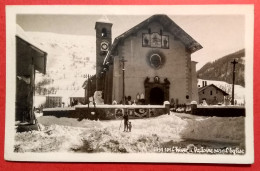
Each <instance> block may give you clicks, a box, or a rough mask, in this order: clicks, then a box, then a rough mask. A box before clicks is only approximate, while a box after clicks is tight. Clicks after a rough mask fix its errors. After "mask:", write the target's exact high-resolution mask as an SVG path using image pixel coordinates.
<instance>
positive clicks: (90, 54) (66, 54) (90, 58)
mask: <svg viewBox="0 0 260 171" xmlns="http://www.w3.org/2000/svg"><path fill="white" fill-rule="evenodd" d="M27 34H28V35H29V36H30V38H32V39H33V41H34V42H36V43H37V44H39V45H40V46H41V47H42V48H43V50H44V51H46V52H47V54H48V55H47V73H46V75H41V74H37V75H36V80H35V83H36V94H39V95H46V94H57V92H62V95H64V92H67V96H70V95H71V94H72V93H73V92H76V91H80V89H82V85H83V83H84V81H85V80H86V78H84V76H86V75H87V74H95V62H96V55H95V53H96V52H95V51H96V50H95V37H94V36H75V35H61V34H54V33H42V32H37V33H36V32H27ZM65 94H66V93H65ZM64 96H65V95H64ZM82 96H84V94H82Z"/></svg>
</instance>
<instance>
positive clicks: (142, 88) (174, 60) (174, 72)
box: [95, 15, 202, 104]
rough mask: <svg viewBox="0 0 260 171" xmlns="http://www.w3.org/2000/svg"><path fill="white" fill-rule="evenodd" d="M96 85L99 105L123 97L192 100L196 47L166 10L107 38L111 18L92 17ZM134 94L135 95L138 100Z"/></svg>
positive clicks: (153, 100) (145, 100) (194, 96)
mask: <svg viewBox="0 0 260 171" xmlns="http://www.w3.org/2000/svg"><path fill="white" fill-rule="evenodd" d="M95 29H96V77H95V79H96V90H97V91H102V92H103V97H104V102H105V104H111V103H112V102H113V101H114V100H116V101H117V102H120V101H123V97H124V96H125V97H126V98H127V97H128V98H130V99H131V100H132V101H134V100H135V101H136V102H137V101H140V98H141V96H142V99H141V100H142V103H143V104H163V102H164V101H171V100H173V101H175V102H176V103H179V104H183V103H188V102H190V101H192V100H196V101H198V89H197V77H196V62H194V61H192V60H191V54H192V53H194V52H196V51H197V50H199V49H201V48H202V46H201V45H200V44H199V43H198V42H197V41H196V40H194V39H193V38H192V37H191V36H189V35H188V34H187V33H186V32H185V31H184V30H183V29H182V28H180V27H179V26H178V25H177V24H176V23H175V22H173V21H172V20H171V19H170V18H169V17H168V16H167V15H153V16H151V17H149V18H148V19H146V20H144V21H143V22H141V23H140V24H138V25H136V26H135V27H133V28H130V29H129V30H127V31H126V32H124V33H123V34H121V35H120V36H118V37H116V38H115V40H114V41H113V43H112V23H111V22H110V21H109V20H108V19H107V18H106V17H105V18H103V19H102V20H99V21H97V22H96V25H95ZM138 98H139V99H138Z"/></svg>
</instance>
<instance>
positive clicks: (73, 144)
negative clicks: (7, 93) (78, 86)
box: [15, 114, 245, 153]
mask: <svg viewBox="0 0 260 171" xmlns="http://www.w3.org/2000/svg"><path fill="white" fill-rule="evenodd" d="M38 121H39V123H41V124H42V125H44V126H45V127H44V128H43V127H42V131H33V132H25V133H17V134H16V137H15V140H16V144H15V151H17V152H47V151H49V152H50V151H74V152H120V153H122V152H125V153H131V152H154V151H153V150H154V148H156V147H160V146H162V145H165V144H168V145H169V144H171V145H172V144H176V143H177V144H179V145H182V146H183V144H184V146H189V145H191V144H194V142H199V144H201V145H202V144H206V146H208V147H215V146H216V147H219V146H220V144H222V147H227V146H229V145H230V143H233V145H234V146H237V147H244V137H245V135H244V118H243V117H237V118H218V117H210V118H207V117H197V116H192V115H187V114H184V115H182V114H172V115H162V116H159V117H156V118H147V119H138V120H131V122H132V125H133V128H132V132H123V122H122V121H121V120H113V121H90V120H82V121H78V120H77V119H72V118H56V117H53V116H42V117H39V118H38ZM204 142H207V143H204Z"/></svg>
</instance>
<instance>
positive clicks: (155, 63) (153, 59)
mask: <svg viewBox="0 0 260 171" xmlns="http://www.w3.org/2000/svg"><path fill="white" fill-rule="evenodd" d="M150 63H151V66H152V67H154V68H158V67H159V66H161V64H162V58H161V56H160V55H158V54H152V55H151V56H150Z"/></svg>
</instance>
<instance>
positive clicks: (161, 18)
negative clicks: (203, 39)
mask: <svg viewBox="0 0 260 171" xmlns="http://www.w3.org/2000/svg"><path fill="white" fill-rule="evenodd" d="M153 21H158V22H159V23H161V24H162V26H164V28H165V29H166V30H167V31H169V32H170V33H172V34H173V35H174V36H175V37H176V38H178V39H179V40H180V41H181V42H182V43H183V44H184V45H185V46H186V48H187V49H188V50H189V51H190V52H191V53H193V52H196V51H197V50H199V49H201V48H202V46H201V45H200V44H199V43H198V42H197V41H196V40H194V39H193V38H192V37H191V36H190V35H189V34H187V33H186V32H185V31H184V30H183V29H182V28H181V27H179V26H178V25H177V24H176V23H175V22H173V21H172V20H171V19H170V18H169V17H168V16H167V15H163V14H157V15H153V16H151V17H149V18H148V19H146V20H144V21H143V22H141V23H139V24H138V25H136V26H135V27H133V28H131V29H129V30H128V31H126V32H124V33H123V34H121V35H120V36H118V37H116V38H115V40H114V42H113V44H112V46H111V50H110V51H109V52H108V53H107V56H106V58H105V60H104V64H105V63H106V62H107V61H108V60H109V58H110V55H111V54H112V53H113V51H114V50H115V49H116V48H117V46H118V43H119V42H120V41H123V40H124V39H125V38H127V37H128V36H130V35H131V34H133V33H136V32H137V31H139V30H140V29H141V28H143V27H145V26H147V25H148V24H149V23H151V22H153Z"/></svg>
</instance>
